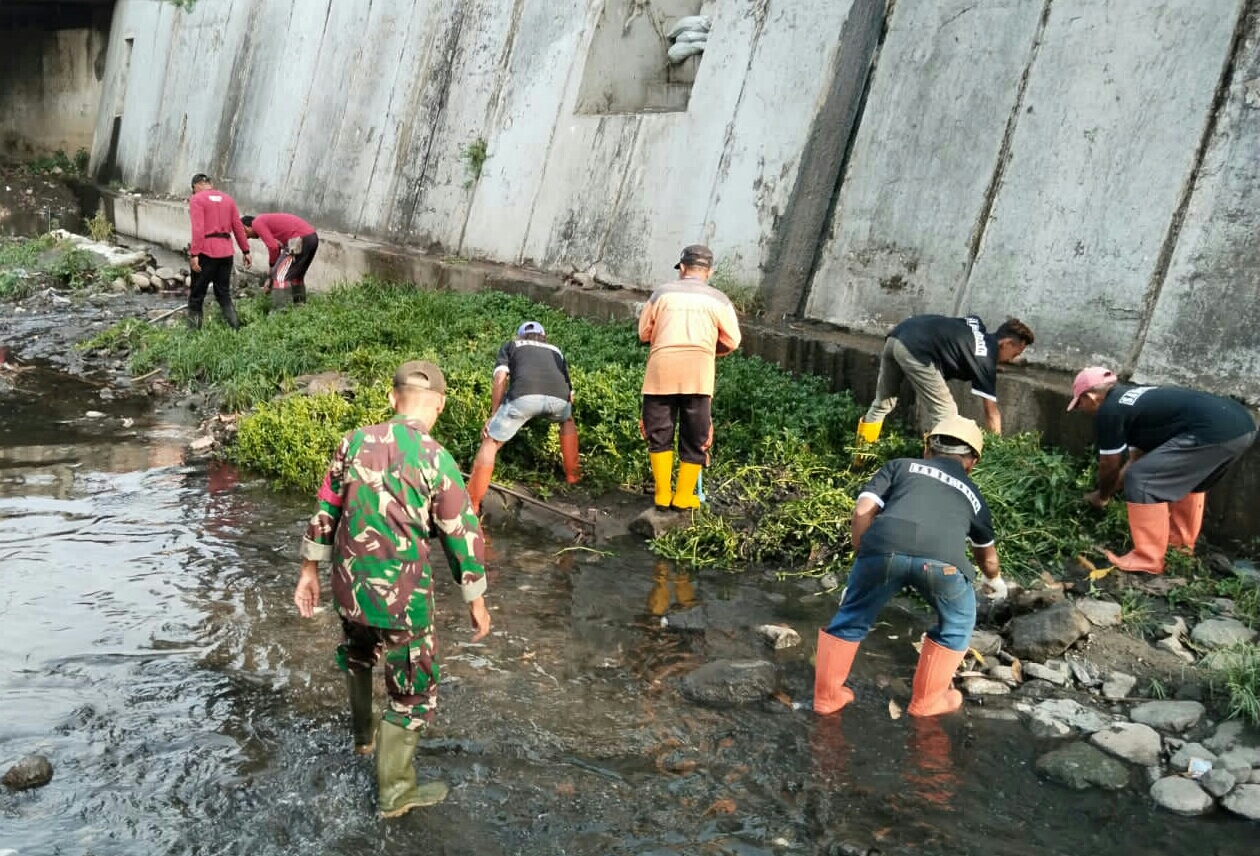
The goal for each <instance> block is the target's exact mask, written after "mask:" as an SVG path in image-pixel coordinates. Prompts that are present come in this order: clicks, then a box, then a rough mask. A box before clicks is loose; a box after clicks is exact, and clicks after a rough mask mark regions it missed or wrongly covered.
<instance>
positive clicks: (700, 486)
mask: <svg viewBox="0 0 1260 856" xmlns="http://www.w3.org/2000/svg"><path fill="white" fill-rule="evenodd" d="M696 498H697V499H699V500H700V501H701V502H708V501H709V498H708V497H707V496H705V495H704V471H703V470H701V471H700V475H698V476H696Z"/></svg>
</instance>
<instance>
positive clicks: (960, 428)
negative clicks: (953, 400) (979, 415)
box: [928, 416, 984, 458]
mask: <svg viewBox="0 0 1260 856" xmlns="http://www.w3.org/2000/svg"><path fill="white" fill-rule="evenodd" d="M928 437H929V438H932V437H937V438H939V441H938V443H939V445H941V446H944V447H946V448H945V449H944V451H945V452H946V453H947V454H951V455H959V454H965V450H964V449H963V448H962V447H964V446H966V447H968V448H969V449H970V450H971V452H972V453H973V454H974V455H975V456H976V457H977V458H979V457H980V453H981V452H983V451H984V433H983V432H982V431H981V430H980V426H979V425H977V424H976V423H975V420H972V419H968V418H967V417H966V416H946V417H945V418H944V419H942V420H941V421H940V422H937V423H936V425H935V426H934V427H933V428H932V430H931V431H929V432H928ZM949 446H956V447H958V448H957V450H954V449H950V448H948V447H949Z"/></svg>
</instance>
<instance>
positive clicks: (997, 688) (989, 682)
mask: <svg viewBox="0 0 1260 856" xmlns="http://www.w3.org/2000/svg"><path fill="white" fill-rule="evenodd" d="M963 691H964V692H966V693H967V695H969V696H986V695H1007V694H1008V693H1009V692H1010V691H1011V688H1010V687H1008V686H1007V685H1006V684H1004V683H1002V682H1001V681H998V680H993V679H990V678H981V677H978V676H972V677H969V678H963Z"/></svg>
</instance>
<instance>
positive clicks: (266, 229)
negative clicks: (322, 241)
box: [251, 213, 315, 265]
mask: <svg viewBox="0 0 1260 856" xmlns="http://www.w3.org/2000/svg"><path fill="white" fill-rule="evenodd" d="M251 227H252V228H253V230H254V231H255V232H257V233H258V240H260V241H262V242H263V244H265V245H266V247H267V264H269V265H274V264H275V263H276V259H278V258H280V248H281V247H282V246H284V245H285V244H286V243H287V242H288V241H290V240H291V239H293V238H304V237H306V236H307V235H313V234H314V233H315V227H314V226H312V225H311V224H310V223H307V222H306V221H305V220H303V219H302V218H301V217H298V216H297V215H295V214H278V213H277V214H259V215H258V216H257V217H255V218H254V222H253V223H252V224H251Z"/></svg>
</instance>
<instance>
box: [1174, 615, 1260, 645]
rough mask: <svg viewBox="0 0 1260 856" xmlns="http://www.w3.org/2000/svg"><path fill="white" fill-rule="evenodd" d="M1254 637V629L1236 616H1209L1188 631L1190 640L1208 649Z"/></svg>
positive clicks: (1234, 643) (1245, 640)
mask: <svg viewBox="0 0 1260 856" xmlns="http://www.w3.org/2000/svg"><path fill="white" fill-rule="evenodd" d="M1255 638H1256V631H1254V630H1252V629H1251V628H1250V627H1248V626H1247V625H1245V624H1243V623H1242V622H1241V621H1239V620H1238V619H1236V618H1209V619H1208V620H1207V621H1202V622H1200V623H1199V624H1197V625H1195V628H1194V630H1192V631H1191V632H1190V641H1191V642H1193V643H1194V644H1195V645H1197V646H1199V647H1200V648H1206V649H1207V650H1209V651H1211V650H1215V649H1217V648H1225V647H1227V646H1229V645H1236V644H1238V643H1239V642H1250V641H1251V640H1252V639H1255Z"/></svg>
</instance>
